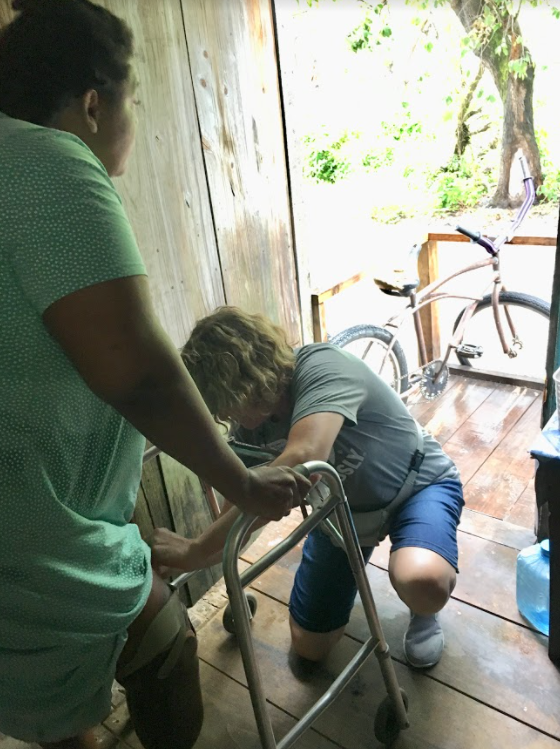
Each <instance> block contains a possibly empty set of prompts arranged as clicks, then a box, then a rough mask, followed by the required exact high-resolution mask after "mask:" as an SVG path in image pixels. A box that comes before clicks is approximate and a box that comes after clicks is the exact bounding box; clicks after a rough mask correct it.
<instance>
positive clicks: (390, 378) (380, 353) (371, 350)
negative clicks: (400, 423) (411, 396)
mask: <svg viewBox="0 0 560 749" xmlns="http://www.w3.org/2000/svg"><path fill="white" fill-rule="evenodd" d="M393 338H394V336H393V334H392V333H391V332H390V331H389V330H387V329H386V328H379V327H378V326H377V325H354V327H352V328H347V329H346V330H343V331H342V332H341V333H338V334H337V335H335V336H334V337H333V338H331V340H330V343H334V345H335V346H340V347H341V348H343V349H345V350H346V351H349V352H350V353H351V354H354V356H357V357H358V359H362V360H363V361H365V362H366V364H367V365H368V366H369V368H370V369H371V370H372V371H373V372H375V374H377V375H379V376H380V377H381V378H382V379H384V380H385V382H387V383H388V384H389V385H390V386H391V387H392V388H393V390H396V392H397V393H399V394H400V393H404V392H405V391H406V390H408V365H407V363H406V356H405V354H404V351H403V348H402V346H401V344H400V343H399V342H398V341H397V340H395V341H394V343H393V346H392V348H391V350H390V351H389V354H388V355H387V351H388V349H389V346H390V345H391V341H393Z"/></svg>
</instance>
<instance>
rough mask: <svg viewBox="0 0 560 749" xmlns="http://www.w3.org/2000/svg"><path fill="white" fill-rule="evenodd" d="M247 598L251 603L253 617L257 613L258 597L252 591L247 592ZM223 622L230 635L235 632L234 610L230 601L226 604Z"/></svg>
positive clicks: (250, 609) (250, 608)
mask: <svg viewBox="0 0 560 749" xmlns="http://www.w3.org/2000/svg"><path fill="white" fill-rule="evenodd" d="M245 598H246V599H247V603H248V604H249V611H250V612H251V619H252V618H253V617H254V616H255V614H256V613H257V599H256V598H255V596H254V595H253V594H252V593H245ZM222 624H223V625H224V629H225V631H226V632H229V633H230V635H234V634H235V622H234V621H233V612H232V610H231V604H230V603H228V605H227V606H226V610H225V611H224V618H223V619H222Z"/></svg>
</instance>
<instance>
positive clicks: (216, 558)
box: [187, 507, 268, 571]
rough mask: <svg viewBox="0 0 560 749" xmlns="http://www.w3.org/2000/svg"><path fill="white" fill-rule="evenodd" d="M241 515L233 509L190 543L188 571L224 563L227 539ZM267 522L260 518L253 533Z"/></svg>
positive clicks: (237, 510) (254, 526) (252, 529)
mask: <svg viewBox="0 0 560 749" xmlns="http://www.w3.org/2000/svg"><path fill="white" fill-rule="evenodd" d="M240 515H241V511H240V510H239V509H238V508H237V507H233V508H232V509H230V510H228V512H226V513H225V514H223V515H221V516H220V517H219V518H218V520H216V521H215V522H214V523H212V525H211V526H210V527H209V528H207V529H206V530H205V531H204V533H202V534H201V535H200V536H198V537H197V538H195V539H193V540H192V541H191V542H190V544H191V546H190V549H189V553H188V565H187V566H188V570H187V571H190V570H191V569H202V568H204V567H212V565H214V564H218V563H219V562H221V561H222V557H223V552H224V547H225V545H226V541H227V537H228V535H229V532H230V530H231V529H232V527H233V525H234V523H235V521H236V520H237V518H238V517H239V516H240ZM267 522H268V521H267V520H263V519H262V518H259V519H258V520H257V521H256V523H255V524H254V525H253V526H252V528H251V531H252V532H253V533H254V532H255V531H256V530H258V529H259V528H262V527H263V526H264V525H266V524H267Z"/></svg>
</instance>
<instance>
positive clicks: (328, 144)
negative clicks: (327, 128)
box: [303, 132, 351, 185]
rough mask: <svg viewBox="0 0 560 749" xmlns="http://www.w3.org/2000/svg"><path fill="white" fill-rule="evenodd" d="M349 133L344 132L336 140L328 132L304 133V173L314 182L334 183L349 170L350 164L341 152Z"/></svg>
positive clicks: (342, 177)
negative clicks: (306, 151)
mask: <svg viewBox="0 0 560 749" xmlns="http://www.w3.org/2000/svg"><path fill="white" fill-rule="evenodd" d="M348 140H349V135H348V133H347V132H344V133H343V134H342V135H341V136H340V138H338V140H331V139H330V137H329V135H328V133H323V134H322V135H306V136H305V138H304V139H303V142H304V143H305V144H306V145H307V146H308V153H307V156H306V164H305V167H304V174H305V176H306V177H308V178H309V179H312V180H313V181H315V182H328V183H330V184H331V185H334V183H335V182H338V181H339V180H341V179H344V177H346V176H347V175H348V173H349V172H350V170H351V164H350V161H349V159H348V158H347V157H345V155H344V153H341V151H342V149H343V146H344V144H346V143H347V142H348Z"/></svg>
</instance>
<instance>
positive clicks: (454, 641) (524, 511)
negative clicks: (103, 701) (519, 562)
mask: <svg viewBox="0 0 560 749" xmlns="http://www.w3.org/2000/svg"><path fill="white" fill-rule="evenodd" d="M539 401H540V394H539V393H537V392H536V391H530V390H527V389H524V388H518V387H507V386H504V385H495V384H490V383H484V382H474V381H472V380H471V381H467V380H464V379H463V378H457V379H455V380H454V381H453V384H452V386H451V387H450V388H449V390H448V391H447V392H446V393H445V394H444V396H443V397H442V398H441V399H440V400H439V401H437V402H435V403H430V404H428V403H420V404H417V405H415V406H413V410H414V412H415V414H416V416H417V417H418V418H419V420H420V421H421V422H422V423H423V424H426V425H427V426H428V428H429V429H430V430H431V431H432V432H433V433H434V434H435V435H436V436H437V437H438V439H439V440H440V441H441V442H442V443H443V444H444V446H445V449H446V450H447V451H448V452H449V454H450V455H452V457H453V458H454V459H455V460H456V461H457V463H458V465H459V467H460V469H461V473H462V475H463V479H464V481H465V485H466V498H467V509H466V510H465V511H464V514H463V518H462V523H461V528H460V534H459V536H460V538H459V548H460V566H461V574H460V575H459V579H458V584H457V587H456V589H455V591H454V593H453V597H452V599H451V601H450V602H449V604H448V605H447V607H446V608H445V609H444V611H443V612H442V614H441V621H442V624H443V627H444V630H445V636H446V649H445V653H444V656H443V658H442V660H441V662H440V663H439V664H438V665H437V666H436V667H435V668H433V669H431V670H430V671H429V672H427V673H418V672H414V671H413V670H411V669H409V668H408V667H407V666H406V665H405V661H404V655H403V648H402V638H403V634H404V631H405V629H406V626H407V621H408V611H407V609H406V608H405V607H404V605H403V604H402V603H401V602H400V600H399V599H398V598H397V596H396V595H395V593H394V592H393V590H392V588H391V586H390V584H389V579H388V574H387V563H388V556H389V547H388V545H387V544H386V543H384V544H383V545H382V546H381V547H380V548H379V549H377V550H376V552H375V554H374V556H373V559H372V561H371V563H370V564H369V565H368V575H369V578H370V580H371V583H372V589H373V592H374V596H375V600H376V603H377V606H378V610H379V614H380V618H381V620H382V623H383V626H384V630H385V634H386V636H387V639H388V641H389V644H390V647H391V654H392V657H393V660H394V663H395V668H396V671H397V675H398V678H399V680H400V682H401V684H402V686H403V687H404V688H405V689H406V691H407V693H408V695H409V698H410V722H411V726H410V728H409V729H408V730H407V731H406V732H403V733H402V734H401V736H400V738H399V739H398V740H397V742H396V743H395V744H394V747H395V749H560V675H559V673H558V671H557V669H556V668H554V666H553V665H552V664H551V663H550V661H549V660H548V657H547V650H546V646H547V640H546V638H545V637H543V636H541V635H539V634H538V633H536V632H534V631H533V630H532V629H531V628H530V627H529V626H528V625H527V623H526V622H524V621H523V620H522V619H521V617H520V616H519V614H518V612H517V607H516V603H515V562H516V556H517V552H518V550H519V549H520V548H523V547H524V546H527V545H529V544H530V543H532V542H533V539H534V536H533V533H532V530H531V529H532V527H533V515H534V512H533V503H534V494H533V489H532V476H533V466H532V461H531V460H530V458H529V456H528V454H527V450H528V448H529V446H530V444H531V442H532V440H533V438H534V436H535V434H536V433H537V431H538V422H539V408H540V404H539ZM296 522H297V518H296V517H294V516H292V517H291V518H288V519H287V520H286V521H284V522H283V523H278V524H272V525H270V526H269V527H268V528H267V529H266V531H265V532H264V533H263V534H262V535H261V537H260V538H259V539H258V541H257V542H256V543H255V544H254V545H253V546H252V547H251V548H250V549H249V550H248V551H247V552H246V553H245V556H244V562H243V563H242V564H247V563H251V562H253V561H254V560H255V559H256V558H257V557H258V556H260V555H261V554H262V553H263V552H264V551H265V550H266V549H268V548H269V547H270V546H271V545H272V544H274V543H277V542H278V540H279V539H280V538H281V537H282V536H283V535H285V534H286V533H287V532H288V531H289V529H290V528H291V527H293V525H294V524H295V523H296ZM299 557H300V550H299V549H294V550H293V551H292V552H291V553H290V554H289V555H288V556H287V557H285V558H284V559H283V560H282V561H281V562H279V563H278V564H277V565H275V566H274V567H273V568H271V569H270V570H269V571H268V572H266V573H265V574H264V575H263V576H262V577H261V578H260V579H259V580H257V581H256V583H255V585H254V589H255V595H256V596H257V597H258V600H259V608H258V612H257V616H256V618H255V620H254V623H253V634H254V641H255V647H256V650H257V655H258V659H259V663H260V666H261V669H262V673H263V676H264V681H265V685H266V690H267V695H268V698H269V700H270V710H271V714H272V717H273V720H274V725H275V729H276V731H277V734H278V735H279V736H282V735H283V734H284V733H285V732H286V731H287V730H288V729H289V728H290V726H292V725H293V723H294V720H295V719H296V718H298V717H300V716H301V715H302V714H303V713H304V712H305V710H306V709H307V708H308V707H309V706H310V705H311V704H312V702H313V701H315V700H316V699H317V698H318V696H319V695H320V694H321V693H322V691H324V689H325V688H326V687H327V685H328V684H329V683H330V682H331V681H332V680H333V678H334V677H335V676H336V675H337V674H338V673H339V672H340V671H341V669H342V668H343V667H344V665H345V663H346V662H347V661H348V659H349V658H350V657H351V656H352V654H353V653H355V652H356V650H357V649H358V648H359V646H360V643H361V642H363V641H364V639H365V637H366V626H365V618H364V614H363V610H362V607H361V604H360V602H359V601H358V602H357V603H356V606H355V607H354V611H353V614H352V619H351V622H350V624H349V626H348V629H347V634H346V635H345V637H344V638H343V640H342V642H341V643H340V644H339V646H337V648H336V649H335V651H334V652H333V653H332V654H331V656H330V657H329V659H328V661H327V662H326V663H325V664H324V665H322V666H320V667H318V668H317V669H316V670H314V671H313V672H302V671H301V670H298V668H297V665H296V664H294V663H293V662H292V661H291V658H290V655H289V633H288V626H287V616H288V611H287V601H288V597H289V594H290V589H291V584H292V580H293V576H294V572H295V570H296V568H297V565H298V561H299ZM225 602H226V598H225V591H224V588H223V585H218V586H217V587H216V588H214V589H213V590H212V591H210V592H209V593H208V594H207V595H206V596H205V598H204V599H203V600H202V601H200V602H199V603H198V604H197V605H196V607H195V608H194V609H192V615H193V619H194V621H195V623H197V624H198V625H199V643H200V645H199V648H200V656H201V661H202V664H201V668H202V681H203V688H204V693H205V700H206V706H207V707H206V721H205V726H204V729H203V733H202V736H201V738H200V740H199V742H198V743H197V749H258V748H259V747H260V743H259V740H258V737H257V732H256V728H255V723H254V718H253V713H252V710H251V705H250V701H249V695H248V692H247V689H246V686H245V684H246V682H245V676H244V672H243V667H242V664H241V659H240V656H239V652H238V649H237V646H236V641H235V638H233V637H231V636H229V635H227V634H226V632H225V631H224V629H223V627H222V624H221V609H222V608H223V606H224V605H225ZM383 694H384V692H383V685H382V682H381V679H380V674H379V669H378V667H377V663H376V662H375V659H373V660H372V659H370V660H369V661H368V662H367V663H366V664H365V666H364V667H363V668H362V670H361V671H360V673H359V674H358V675H357V676H356V677H355V679H354V681H353V682H352V684H351V685H350V686H349V687H348V688H347V690H346V691H345V693H344V694H343V695H342V696H341V697H340V698H339V699H338V701H337V702H336V703H335V704H334V705H333V706H332V707H331V708H330V709H329V710H328V711H327V712H326V713H325V714H324V715H323V716H322V717H321V718H320V719H319V720H318V721H317V723H316V724H315V726H314V727H313V729H312V730H310V731H308V733H307V734H306V735H305V736H304V737H302V739H301V740H300V741H299V742H298V743H297V744H296V746H297V747H299V748H300V749H329V748H331V749H334V748H335V747H338V748H339V749H378V748H379V747H380V746H381V745H380V744H379V743H378V742H377V741H376V739H375V738H374V734H373V721H374V716H375V711H376V707H377V705H378V703H379V702H380V701H381V699H382V697H383ZM123 699H124V698H123V695H122V694H121V693H119V692H118V691H116V692H115V709H114V711H113V714H112V716H111V717H110V718H109V719H108V720H107V721H106V722H105V724H104V725H103V726H101V727H100V728H99V746H100V747H101V748H102V749H109V748H110V747H118V748H119V749H125V747H131V748H132V749H140V744H139V742H138V739H137V738H136V737H135V735H134V734H133V733H132V732H131V729H130V727H129V725H128V721H127V712H126V705H125V703H124V701H123ZM0 749H27V745H25V744H21V743H19V742H14V741H13V740H11V739H7V738H5V739H4V740H2V739H0ZM170 749H173V748H171V747H170Z"/></svg>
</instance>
